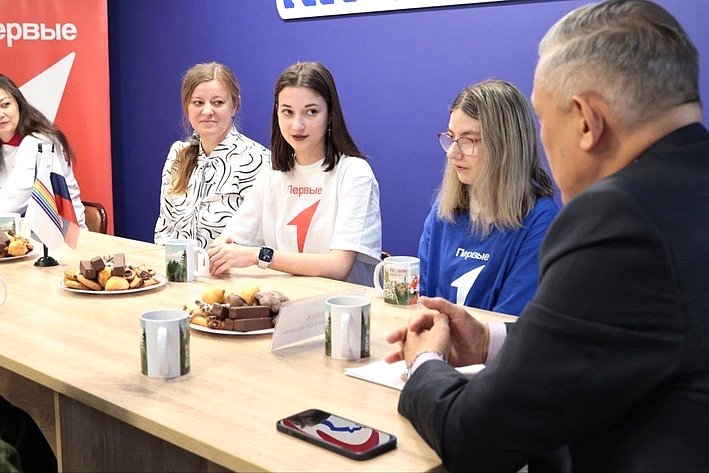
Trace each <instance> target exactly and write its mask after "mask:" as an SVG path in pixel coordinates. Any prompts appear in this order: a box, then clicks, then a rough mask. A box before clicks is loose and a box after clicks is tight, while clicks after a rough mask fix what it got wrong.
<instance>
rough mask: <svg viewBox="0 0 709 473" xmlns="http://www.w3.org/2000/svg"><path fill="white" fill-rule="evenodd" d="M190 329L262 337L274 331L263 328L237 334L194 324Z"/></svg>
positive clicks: (236, 333)
mask: <svg viewBox="0 0 709 473" xmlns="http://www.w3.org/2000/svg"><path fill="white" fill-rule="evenodd" d="M190 327H192V328H193V329H195V330H198V331H200V332H207V333H216V334H218V335H263V334H266V333H273V330H274V329H272V328H264V329H261V330H252V331H251V332H237V331H236V330H219V329H216V328H209V327H205V326H204V325H196V324H190Z"/></svg>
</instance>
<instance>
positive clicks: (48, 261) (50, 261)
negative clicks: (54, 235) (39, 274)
mask: <svg viewBox="0 0 709 473" xmlns="http://www.w3.org/2000/svg"><path fill="white" fill-rule="evenodd" d="M42 246H43V247H44V256H42V257H40V258H39V259H38V260H37V261H35V262H34V265H35V266H41V267H47V266H57V265H58V264H59V263H58V262H57V260H55V259H54V258H52V257H51V256H49V249H48V248H47V245H42Z"/></svg>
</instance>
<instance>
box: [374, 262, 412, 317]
mask: <svg viewBox="0 0 709 473" xmlns="http://www.w3.org/2000/svg"><path fill="white" fill-rule="evenodd" d="M420 267H421V261H420V260H419V259H418V258H416V257H414V256H390V257H388V258H385V259H384V261H381V262H379V264H377V267H376V268H374V287H376V288H377V289H379V291H380V292H382V293H383V294H384V302H388V303H389V304H395V305H410V304H417V303H418V301H419V278H420V277H421V274H420ZM382 272H383V273H384V274H383V276H382ZM380 278H381V279H382V280H383V284H382V283H380V282H379V280H380Z"/></svg>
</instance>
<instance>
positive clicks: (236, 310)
mask: <svg viewBox="0 0 709 473" xmlns="http://www.w3.org/2000/svg"><path fill="white" fill-rule="evenodd" d="M287 300H288V297H286V296H285V295H283V294H282V293H280V292H278V291H261V289H260V288H259V286H258V285H256V284H245V285H243V286H242V287H241V289H239V290H238V291H233V290H227V289H224V288H222V287H217V286H212V287H209V288H207V289H206V290H205V291H204V293H203V294H202V297H201V298H200V299H199V300H196V301H195V302H194V304H190V305H185V306H183V309H184V310H185V311H186V312H187V313H188V314H189V316H190V327H192V328H193V329H194V330H198V331H200V332H208V333H214V334H218V335H261V334H266V333H273V329H274V327H275V326H276V319H277V318H278V312H279V311H280V310H281V304H282V303H283V302H286V301H287Z"/></svg>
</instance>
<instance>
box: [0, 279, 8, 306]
mask: <svg viewBox="0 0 709 473" xmlns="http://www.w3.org/2000/svg"><path fill="white" fill-rule="evenodd" d="M0 288H2V297H0V305H3V304H4V303H5V301H6V300H7V283H6V282H5V280H4V279H3V278H0Z"/></svg>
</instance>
